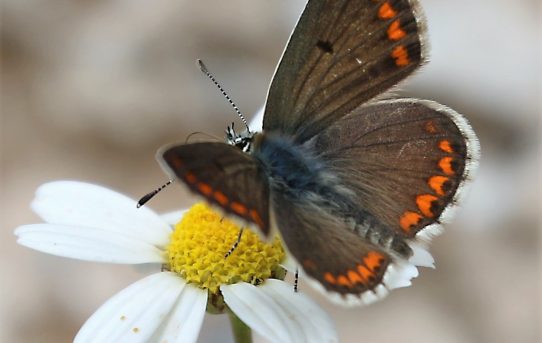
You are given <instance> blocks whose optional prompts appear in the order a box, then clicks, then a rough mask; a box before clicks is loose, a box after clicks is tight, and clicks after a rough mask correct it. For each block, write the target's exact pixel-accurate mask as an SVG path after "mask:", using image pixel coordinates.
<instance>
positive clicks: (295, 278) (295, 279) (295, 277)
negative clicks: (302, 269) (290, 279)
mask: <svg viewBox="0 0 542 343" xmlns="http://www.w3.org/2000/svg"><path fill="white" fill-rule="evenodd" d="M298 290H299V269H298V268H297V267H296V268H295V274H294V292H295V293H297V291H298Z"/></svg>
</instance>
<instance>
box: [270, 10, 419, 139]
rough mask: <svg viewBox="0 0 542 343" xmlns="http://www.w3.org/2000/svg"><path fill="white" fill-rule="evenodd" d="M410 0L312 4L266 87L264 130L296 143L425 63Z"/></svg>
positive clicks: (414, 11)
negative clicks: (293, 140) (284, 135)
mask: <svg viewBox="0 0 542 343" xmlns="http://www.w3.org/2000/svg"><path fill="white" fill-rule="evenodd" d="M418 7H419V6H418V4H417V1H413V0H411V1H407V0H388V1H375V0H364V1H354V0H311V1H309V2H308V4H307V6H306V8H305V11H304V12H303V14H302V15H301V17H300V19H299V22H298V24H297V26H296V28H295V30H294V32H293V33H292V36H291V37H290V41H289V43H288V46H287V48H286V50H285V52H284V55H283V57H282V59H281V62H280V63H279V66H278V67H277V71H276V72H275V76H274V78H273V81H272V83H271V86H270V89H269V93H268V97H267V104H266V108H265V116H264V123H263V127H264V129H265V130H266V131H268V132H269V131H275V130H277V131H280V132H281V133H283V134H287V135H292V136H294V138H295V140H296V141H297V142H298V143H301V142H304V141H306V140H308V139H309V138H311V137H312V136H314V135H315V134H316V133H318V132H320V131H321V130H323V129H324V128H326V127H327V126H329V125H330V124H331V123H332V122H334V121H335V120H337V119H338V118H340V117H342V116H344V115H346V114H348V113H349V112H350V111H352V110H353V109H355V108H356V107H358V106H359V105H361V104H363V103H365V102H366V101H367V100H369V99H371V98H373V97H375V96H377V95H379V94H382V93H383V92H385V91H386V90H387V89H389V88H390V87H392V86H394V85H396V84H397V83H398V82H399V81H401V80H402V79H404V78H405V77H406V76H408V75H409V74H410V73H412V71H413V70H415V69H416V68H417V67H418V66H419V65H420V64H421V63H422V62H423V60H424V53H423V48H422V41H423V39H424V38H423V35H424V34H425V33H424V31H425V30H424V28H423V24H422V22H421V19H420V15H419V14H418V12H419V8H418Z"/></svg>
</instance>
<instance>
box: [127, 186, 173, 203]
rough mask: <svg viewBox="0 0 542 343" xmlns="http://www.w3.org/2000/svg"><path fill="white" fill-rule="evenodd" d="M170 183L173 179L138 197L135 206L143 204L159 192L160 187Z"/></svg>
mask: <svg viewBox="0 0 542 343" xmlns="http://www.w3.org/2000/svg"><path fill="white" fill-rule="evenodd" d="M172 183H173V180H169V181H168V182H166V183H164V184H163V185H162V186H160V187H158V188H156V189H155V190H154V191H152V192H150V193H147V194H145V195H144V196H142V197H141V199H139V201H138V202H137V205H136V206H137V208H140V207H141V206H143V205H145V204H146V203H147V202H148V201H149V200H151V199H152V198H154V196H155V195H156V194H158V192H160V191H161V190H162V189H164V188H166V187H167V186H169V185H171V184H172Z"/></svg>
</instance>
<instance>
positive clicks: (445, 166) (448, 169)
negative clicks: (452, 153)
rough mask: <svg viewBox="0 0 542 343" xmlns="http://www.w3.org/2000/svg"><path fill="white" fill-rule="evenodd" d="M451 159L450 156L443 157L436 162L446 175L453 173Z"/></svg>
mask: <svg viewBox="0 0 542 343" xmlns="http://www.w3.org/2000/svg"><path fill="white" fill-rule="evenodd" d="M453 160H454V159H453V158H452V157H443V158H441V159H440V161H439V162H438V166H439V167H440V169H441V170H442V171H443V172H444V174H447V175H453V174H454V168H453V166H452V162H453Z"/></svg>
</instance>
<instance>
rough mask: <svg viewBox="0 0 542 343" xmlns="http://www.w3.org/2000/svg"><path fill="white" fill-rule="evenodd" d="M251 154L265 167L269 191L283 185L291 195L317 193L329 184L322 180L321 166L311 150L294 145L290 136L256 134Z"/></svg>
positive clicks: (322, 170)
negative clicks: (307, 192) (269, 186)
mask: <svg viewBox="0 0 542 343" xmlns="http://www.w3.org/2000/svg"><path fill="white" fill-rule="evenodd" d="M252 155H253V156H254V157H255V158H257V159H258V160H259V161H260V162H261V163H262V164H263V165H264V170H266V171H267V174H268V175H267V176H268V177H269V178H270V180H271V186H272V188H273V186H275V188H277V187H278V188H280V187H281V186H283V187H286V188H287V189H288V190H290V191H291V192H294V193H296V192H303V191H307V190H312V191H317V192H318V191H319V188H322V187H325V186H326V184H327V183H328V182H326V181H325V180H323V172H324V169H323V165H322V163H320V161H319V160H318V159H317V158H316V157H315V156H314V154H313V153H312V151H311V150H310V149H307V148H306V147H304V146H301V145H297V144H294V143H293V141H292V139H291V138H289V137H284V136H281V135H277V134H274V133H271V134H260V135H257V136H256V137H255V140H254V146H253V150H252Z"/></svg>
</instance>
